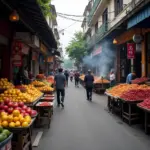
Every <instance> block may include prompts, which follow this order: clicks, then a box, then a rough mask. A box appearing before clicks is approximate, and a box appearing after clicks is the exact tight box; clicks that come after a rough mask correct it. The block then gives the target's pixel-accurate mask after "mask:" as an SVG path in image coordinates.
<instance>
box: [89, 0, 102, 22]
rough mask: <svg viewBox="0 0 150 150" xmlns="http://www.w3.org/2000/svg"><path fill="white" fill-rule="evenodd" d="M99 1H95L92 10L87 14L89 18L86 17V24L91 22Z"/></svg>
mask: <svg viewBox="0 0 150 150" xmlns="http://www.w3.org/2000/svg"><path fill="white" fill-rule="evenodd" d="M100 1H101V0H95V2H94V4H93V7H92V9H91V11H90V13H89V16H88V24H89V23H90V21H91V19H92V17H93V15H94V12H95V11H96V9H97V6H98V4H99V3H100Z"/></svg>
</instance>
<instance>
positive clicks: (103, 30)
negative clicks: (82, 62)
mask: <svg viewBox="0 0 150 150" xmlns="http://www.w3.org/2000/svg"><path fill="white" fill-rule="evenodd" d="M107 31H108V24H107V23H105V24H102V25H101V26H100V27H99V28H98V31H97V33H96V34H94V35H93V36H92V37H91V38H90V39H89V40H87V42H86V43H87V49H91V48H92V47H94V46H95V45H96V44H97V43H98V42H99V41H100V40H101V38H102V36H103V35H104V34H105V33H106V32H107Z"/></svg>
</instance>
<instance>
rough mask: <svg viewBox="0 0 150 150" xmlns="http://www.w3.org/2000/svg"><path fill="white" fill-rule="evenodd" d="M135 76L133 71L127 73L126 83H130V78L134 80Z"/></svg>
mask: <svg viewBox="0 0 150 150" xmlns="http://www.w3.org/2000/svg"><path fill="white" fill-rule="evenodd" d="M135 78H136V74H135V72H132V73H129V74H128V76H127V79H126V83H127V84H131V83H132V80H134V79H135Z"/></svg>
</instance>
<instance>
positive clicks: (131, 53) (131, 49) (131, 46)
mask: <svg viewBox="0 0 150 150" xmlns="http://www.w3.org/2000/svg"><path fill="white" fill-rule="evenodd" d="M127 57H128V59H134V58H135V43H128V44H127Z"/></svg>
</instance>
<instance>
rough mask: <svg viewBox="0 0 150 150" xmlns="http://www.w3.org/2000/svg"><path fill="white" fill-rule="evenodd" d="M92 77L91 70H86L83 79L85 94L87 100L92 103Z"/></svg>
mask: <svg viewBox="0 0 150 150" xmlns="http://www.w3.org/2000/svg"><path fill="white" fill-rule="evenodd" d="M93 82H94V76H93V75H92V74H91V70H88V74H87V75H86V76H85V77H84V84H85V88H86V93H87V100H90V101H92V91H93Z"/></svg>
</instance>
